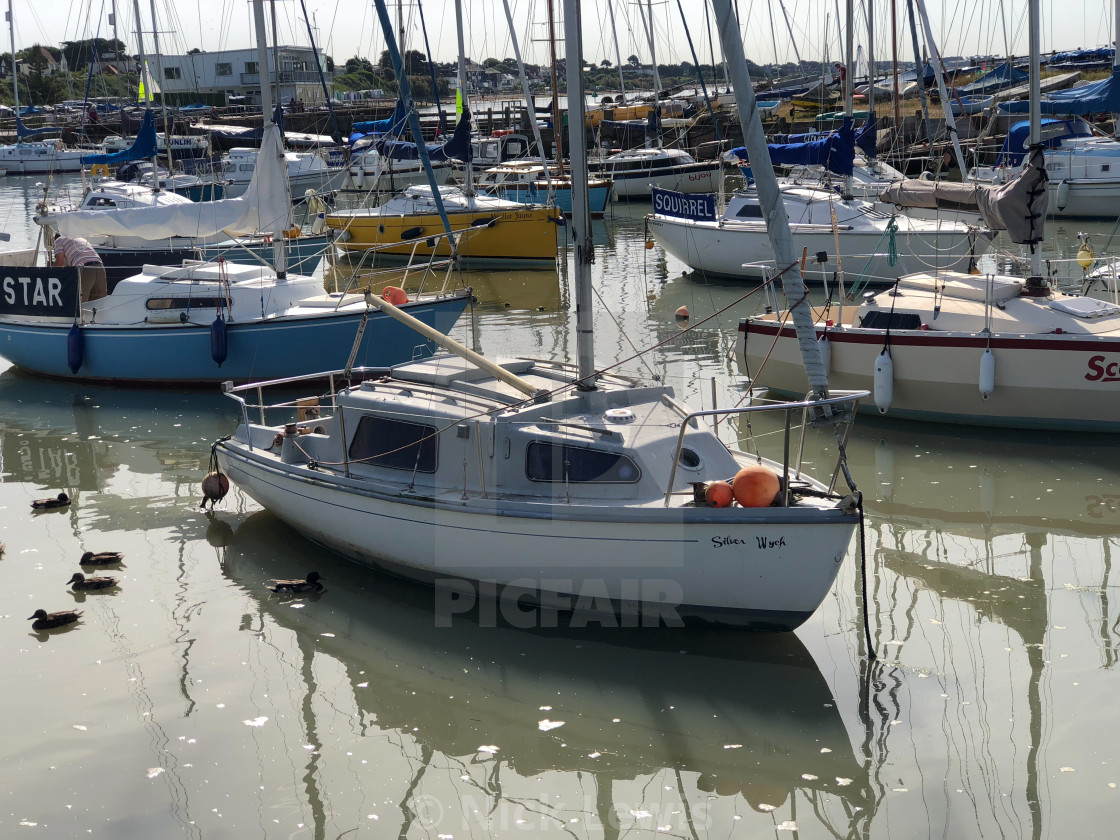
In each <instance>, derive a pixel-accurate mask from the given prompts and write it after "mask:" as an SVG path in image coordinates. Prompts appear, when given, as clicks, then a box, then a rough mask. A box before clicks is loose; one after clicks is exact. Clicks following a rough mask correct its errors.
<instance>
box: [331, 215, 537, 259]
mask: <svg viewBox="0 0 1120 840" xmlns="http://www.w3.org/2000/svg"><path fill="white" fill-rule="evenodd" d="M556 215H557V214H556V211H555V210H550V209H547V208H544V207H534V208H526V209H525V210H516V211H508V210H502V211H493V210H491V211H489V212H487V211H469V212H457V213H449V214H448V219H449V221H450V222H451V229H452V230H453V231H455V232H457V233H458V232H462V231H467V230H469V231H470V234H469V235H468V236H463V237H461V238H460V239H459V254H460V256H461V258H462V261H463V263H464V264H465V265H470V266H474V267H476V268H478V267H484V266H518V265H525V266H530V267H533V266H536V267H541V266H546V265H548V266H551V265H553V264H555V262H556V230H557V225H556ZM495 219H496V220H497V222H496V223H493V224H490V223H491V222H493V220H495ZM327 226H328V227H331V228H334V229H335V230H339V231H343V233H341V234H340V235H339V238H338V240H337V241H336V244H337V245H338V246H339V247H340V248H341V249H343V250H344V251H347V252H355V253H360V252H363V251H368V250H370V249H372V248H376V249H377V256H378V259H392V260H409V259H412V258H414V256H415V258H428V257H431V256H432V255H433V254H434V255H435V256H438V257H449V256H451V250H450V246H449V245H448V243H447V238H446V237H439V238H438V239H432V240H424V239H422V238H421V237H424V236H435V235H438V234H441V233H442V232H443V222H442V221H441V219H440V217H439V215H438V214H436V213H423V214H417V215H388V214H385V215H381V214H378V213H377V212H376V211H372V212H370V213H368V214H367V213H354V214H346V215H328V216H327ZM416 240H419V241H418V242H417V241H416Z"/></svg>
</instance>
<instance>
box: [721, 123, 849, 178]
mask: <svg viewBox="0 0 1120 840" xmlns="http://www.w3.org/2000/svg"><path fill="white" fill-rule="evenodd" d="M805 136H806V135H804V134H801V135H798V134H794V135H790V136H789V139H790V140H791V141H793V140H794V138H796V137H805ZM855 139H856V138H855V132H854V131H853V130H852V118H851V117H845V118H844V124H843V125H842V126H841V127H840V128H839V129H837V130H836V131H834V132H832V133H831V134H829V135H828V136H826V137H822V138H821V139H820V140H810V141H807V142H804V143H799V142H796V141H794V142H789V143H768V144H767V145H766V148H767V149H769V150H770V162H771V163H781V164H787V165H797V164H801V165H805V166H825V167H827V168H828V170H829V171H830V172H835V173H836V174H837V175H851V174H852V170H853V164H854V163H855V159H856V143H855ZM731 152H732V154H734V155H736V156H738V157H739V159H740V160H744V161H746V160H748V155H747V149H746V147H745V146H739V147H738V148H735V149H732V150H731Z"/></svg>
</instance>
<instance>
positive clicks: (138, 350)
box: [0, 295, 469, 385]
mask: <svg viewBox="0 0 1120 840" xmlns="http://www.w3.org/2000/svg"><path fill="white" fill-rule="evenodd" d="M468 300H469V296H467V295H463V296H460V297H455V298H447V299H444V300H440V301H438V302H435V303H426V304H420V305H411V306H406V307H404V309H405V310H406V311H407V312H408V313H409V314H410V315H413V316H414V317H416V318H419V319H420V320H421V321H423V322H424V323H425V324H428V325H429V326H433V327H435V328H436V329H437V330H439V331H440V332H448V331H449V330H451V328H452V327H454V325H455V321H456V320H457V319H458V318H459V315H460V314H462V311H463V310H464V309H465V308H466V305H467V302H468ZM329 313H330V311H329V310H328V312H327V313H324V314H322V315H314V316H309V317H292V318H277V319H273V320H270V321H256V322H245V323H237V322H231V323H228V324H227V326H226V347H227V356H226V359H225V361H224V362H223V364H221V365H220V366H219V365H218V364H217V363H216V362H215V361H214V358H213V356H212V355H211V335H210V325H209V323H207V324H194V323H187V324H168V325H166V326H163V325H160V326H152V325H138V326H134V327H117V326H101V325H97V324H90V325H86V326H83V327H82V328H81V332H82V342H81V343H82V353H81V356H82V364H81V367H79V368H78V371H77V373H73V372H72V371H71V370H70V367H69V362H68V360H69V358H70V356H69V354H68V344H67V338H68V334H69V332H70V327H71V325H70V324H67V323H61V322H60V323H54V324H28V323H10V322H0V354H2V355H3V356H4V357H5V358H7V359H8V360H9V361H10V362H12V364H14V365H16V366H17V367H20V368H22V369H24V370H26V371H29V372H32V373H36V374H39V375H42V376H51V377H59V378H63V379H74V380H82V381H100V382H117V383H121V382H129V383H150V384H160V385H201V384H208V383H217V382H224V381H225V380H234V381H235V382H246V381H249V380H256V379H278V378H281V377H286V376H307V375H312V374H315V373H319V372H321V371H327V370H339V369H341V368H344V367H346V363H347V360H348V359H349V357H350V351H351V349H352V347H353V345H354V337H355V335H356V334H357V330H358V324H359V322H360V321H361V314H360V313H353V314H347V315H335V314H329ZM434 349H435V345H433V344H432V343H431V342H429V341H426V340H425V339H423V338H422V337H421V336H420V335H418V334H417V333H416V332H414V331H413V330H412V329H410V328H409V327H406V326H405V325H404V324H401V323H399V322H398V321H395V320H393V319H392V318H391V317H389V316H388V315H385V314H383V313H381V312H378V311H373V312H370V317H369V323H368V324H367V326H366V329H365V333H364V334H363V336H362V343H361V346H360V347H359V349H358V353H357V355H356V356H355V359H354V366H356V367H357V366H366V367H387V366H389V365H394V364H400V363H402V362H407V361H410V360H412V359H413V358H415V357H417V356H418V355H428V354H430V353H431V352H433V351H434Z"/></svg>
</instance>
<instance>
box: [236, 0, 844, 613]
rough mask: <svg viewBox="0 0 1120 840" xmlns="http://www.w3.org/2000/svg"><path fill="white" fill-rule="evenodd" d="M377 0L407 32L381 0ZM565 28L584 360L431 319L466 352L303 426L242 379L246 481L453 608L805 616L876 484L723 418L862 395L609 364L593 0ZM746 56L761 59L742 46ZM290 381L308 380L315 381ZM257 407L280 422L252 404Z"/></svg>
mask: <svg viewBox="0 0 1120 840" xmlns="http://www.w3.org/2000/svg"><path fill="white" fill-rule="evenodd" d="M377 9H378V14H379V17H380V18H381V22H382V26H383V28H384V29H386V31H387V32H389V31H391V29H390V23H389V20H388V13H387V11H386V9H385V6H384V3H383V2H382V0H378V3H377ZM730 15H731V12H730V8H729V7H726V6H725V9H724V14H723V17H722V22H721V32H723V33H724V35H725V37H726V38H732V37H733V36H732V35H730V33H732V32H737V27H736V26H735V24H734V23H731V22H730V21H729V18H730ZM565 26H566V30H567V32H566V34H567V37H566V41H567V44H568V55H569V60H568V90H569V103H570V106H569V107H570V108H572V109H573V116H572V118H571V120H570V121H569V125H570V127H572V131H571V137H570V139H571V160H572V170H573V183H574V184H575V185H577V189H575V190H573V222H572V230H573V234H574V241H575V272H576V288H577V309H576V313H577V314H576V328H577V336H578V357H579V364H578V366H572V365H566V364H560V363H555V362H543V361H535V360H530V359H499V360H497V361H492V360H490V359H486V358H483V357H481V356H478V355H477V354H474V353H472V352H471V351H469V350H467V349H466V348H464V347H462V346H461V345H458V344H457V343H456V342H454V341H452V340H451V339H449V338H447V337H446V336H437V335H435V334H434V333H432V332H431V331H428V330H424V331H423V333H424V334H425V335H426V336H427V337H428V338H430V339H431V340H433V341H436V342H438V343H439V344H440V345H441V346H443V347H444V348H445V349H448V350H452V351H453V352H454V353H455V356H439V357H436V358H433V359H431V360H428V361H424V362H417V363H413V364H407V365H402V366H399V367H396V368H394V369H393V370H392V371H391V372H390V373H389V374H388V375H387V376H385V377H383V378H381V379H379V380H377V381H367V382H365V383H363V384H361V385H359V386H348V387H343V388H340V389H333V390H332V391H331V393H330V394H329V395H328V396H327V397H325V398H323V397H320V398H319V401H318V404H317V405H316V407H315V411H316V417H315V419H314V421H312V422H303V423H301V421H300V419H299V417H298V415H297V414H295V413H293V409H292V406H293V403H291V402H290V401H288V402H284V403H283V404H278V403H272V404H269V405H264V404H262V405H260V406H259V408H258V406H256V405H251V404H250V403H251V400H252V396H251V395H253V394H258V393H262V392H261V391H259V390H258V388H263V385H250V386H245V387H243V388H235V389H232V391H231V396H232V397H233V398H234V399H235V400H236V401H237V402H238V403H239V405H240V406H241V410H242V422H241V424H240V425H239V426H238V428H237V429H236V431H235V432H234V433H233V435H232V436H230V437H229V438H226V439H223V440H220V441H218V442H217V443H215V445H214V452H215V453H216V455H217V458H218V461H219V463H220V464H221V467H222V468H223V469H224V470H225V471H226V472H227V473H228V475H229V476H230V478H231V479H232V480H233V482H234V483H236V484H237V485H238V486H239V487H240V488H241V489H242V490H243V491H244V492H245V493H247V494H248V495H250V496H252V497H253V498H254V499H256V500H257V501H258V502H260V503H261V504H262V505H264V506H265V507H266V508H268V509H269V510H271V511H272V512H273V513H275V514H276V515H277V516H279V517H280V518H281V519H283V520H284V521H286V522H287V523H289V524H290V525H292V526H293V527H295V528H296V529H297V530H299V531H300V532H301V533H303V534H305V535H306V536H308V537H310V538H311V539H313V540H315V541H317V542H319V543H322V544H323V545H326V546H328V547H330V548H332V549H334V550H335V551H338V552H339V553H341V554H343V555H345V556H347V557H350V558H351V559H354V560H356V561H358V562H360V563H362V564H365V565H367V566H370V567H372V568H376V569H383V570H387V571H390V572H392V573H395V574H398V575H401V576H404V577H408V578H412V579H415V580H419V581H422V582H425V583H430V584H433V585H435V586H436V587H437V589H438V590H440V591H442V592H445V593H449V596H448V600H447V601H446V602H445V603H447V604H448V606H449V608H452V606H451V605H452V604H457V605H458V606H462V605H464V604H467V603H468V602H473V601H474V600H475V599H476V598H497V599H499V600H500V602H501V603H503V604H512V605H513V607H512V609H514V610H517V611H518V612H521V613H523V612H524V610H523V609H522V607H523V606H525V605H528V606H529V607H532V606H534V605H535V606H538V607H541V608H542V610H543V612H542V613H541V616H540V618H541V620H543V621H546V622H547V621H548V620H549V618H548V614H549V611H556V610H559V611H563V612H565V613H574V614H576V615H577V616H579V617H582V619H584V620H587V619H588V618H589V616H598V617H602V616H606V615H610V616H612V619H613V620H616V621H621V622H622V623H623V624H629V625H630V626H639V625H643V626H648V625H649V624H654V625H656V624H661V623H669V624H677V623H680V622H690V621H695V622H709V623H717V624H728V625H734V626H741V627H749V628H755V629H780V630H789V629H792V628H794V627H797V626H798V625H799V624H801V623H802V622H803V621H805V620H806V619H807V618H808V617H809V616H810V615H811V614H812V613H813V611H814V610H815V609H816V608H817V606H819V604H820V602H821V600H822V599H823V598H824V597H825V595H826V594H827V592H828V590H829V588H830V587H831V585H832V582H833V580H834V579H835V576H836V573H837V571H838V569H839V566H840V563H841V562H842V560H843V558H844V555H845V553H846V551H847V547H848V544H849V542H850V539H851V536H852V534H853V532H854V530H855V528H856V525H857V522H858V509H859V496H858V493H857V492H856V491H854V490H853V491H852V492H850V493H840V492H836V491H835V489H834V488H833V487H832V486H829V485H826V484H823V483H821V482H818V481H816V480H814V479H812V478H811V477H809V476H808V475H807V474H806V472H804V471H803V470H802V468H801V465H800V463H799V462H798V459H797V457H796V456H791V455H790V453H791V452H792V451H793V450H792V449H791V448H790V447H791V445H792V444H793V441H792V439H791V438H790V437H789V436H788V432H787V438H786V444H787V445H786V448H785V450H784V451H785V453H786V454H785V456H784V457H782V458H780V459H779V460H768V459H765V458H763V457H761V455H759V454H757V453H745V452H738V451H733V450H731V449H729V448H728V447H727V446H726V445H725V444H724V443H723V442H722V441H721V440H720V439H719V437H718V436H717V435H716V433H715V431H714V430H713V428H712V427H711V426H709V425H708V424H707V418H709V417H712V416H727V415H733V414H748V413H755V412H760V411H770V412H774V411H776V412H778V413H779V414H783V413H784V414H785V415H786V417H787V429H788V428H789V426H788V421H789V420H790V419H792V416H793V415H794V414H797V415H801V414H803V413H804V412H807V411H808V412H820V411H822V410H823V411H826V412H827V411H831V412H832V413H833V415H834V419H835V421H836V422H837V424H838V426H837V430H838V433H840V434H843V427H844V426H845V424H846V423H847V422H848V421H850V418H851V413H850V410H851V405H852V403H853V402H854V401H858V399H859V397H860V396H862V395H859V394H839V395H832V396H830V395H829V394H828V393H827V390H826V387H825V388H824V389H822V390H821V391H818V392H817V393H816V394H815V395H814V398H812V399H809V400H805V401H798V402H793V403H788V404H782V405H779V406H777V407H773V406H749V407H746V408H739V409H726V410H712V411H693V410H690V409H689V408H687V407H686V406H683V405H682V404H680V403H679V402H678V401H677V400H676V399H675V397H674V394H673V390H672V389H671V388H669V387H665V386H660V385H658V386H642V385H641V384H639V383H637V382H635V381H633V380H630V379H627V378H624V377H622V376H619V375H616V374H613V373H606V372H602V371H599V370H597V369H596V367H595V363H594V354H593V349H594V347H593V331H592V293H591V282H590V262H591V257H592V251H591V237H590V223H589V215H590V214H589V212H588V199H587V191H586V182H587V177H588V173H587V162H586V144H585V136H584V130H583V125H584V120H583V115H582V111H583V94H582V78H581V76H580V68H581V66H582V63H581V62H580V61H579V60H578V59H579V58H580V56H581V48H580V41H581V39H580V34H579V26H580V16H579V5H578V2H577V0H568V2H567V5H566V15H565ZM389 46H390V51H391V52H392V51H393V44H392V42H391V40H390V42H389ZM737 55H738V60H739V61H740V62H742V63H743V69H744V72H745V62H743V58H742V53H741V46H740V48H739V52H738V53H737ZM393 58H394V62H395V63H396V62H397V61H399V56H398V55H394V56H393ZM403 81H404V80H403V79H402V82H403ZM403 87H405V86H404V85H403V84H402V88H403ZM740 96H741V97H742V98H743V99H744V100H745V99H746V98H747V97H748V96H750V94H749V91H748V92H747V93H746V94H744V93H740ZM745 112H746V113H750V112H751V109H750V108H747V109H745ZM757 136H761V124H759V125H758V134H757ZM771 175H772V173H771ZM787 241H788V237H787ZM787 250H788V249H787ZM371 299H372V300H374V301H375V302H377V303H378V304H379V305H380V306H381V307H382V308H383V309H384V310H385V311H388V312H390V313H392V312H394V308H393V307H392V306H391V305H390V304H387V303H386V302H383V301H381V300H380V299H379V298H377V297H376V296H373V295H371ZM811 349H815V348H811ZM816 369H817V370H818V371H819V369H820V366H819V363H818V365H817V368H816ZM276 384H277V385H282V387H283V388H284V389H285V390H286V391H287V393H288V394H289V396H290V394H291V390H292V388H293V387H294V386H295V385H296V384H297V383H294V382H292V381H287V380H286V381H284V382H282V383H276ZM825 385H826V383H825ZM262 401H263V397H262ZM302 405H303V406H304V408H305V409H306V406H307V404H306V403H303V404H302ZM258 410H259V411H260V412H267V414H268V417H270V418H272V422H271V423H270V422H254V421H253V420H252V419H251V418H252V417H256V416H257V411H258ZM293 419H294V422H293ZM277 420H279V421H280V422H279V425H277V424H276V421H277ZM740 474H742V475H744V479H743V481H744V482H748V481H750V480H751V479H749V478H747V477H746V476H761V479H760V480H761V481H762V482H763V483H764V484H766V485H768V489H766V490H763V491H761V492H760V493H759V495H758V497H757V498H753V499H752V498H748V495H747V494H746V493H745V492H744V493H743V494H742V495H741V496H740V502H741V503H740V504H727V501H726V500H723V501H721V500H719V499H718V498H717V495H716V494H715V493H713V494H712V503H711V504H709V503H708V502H707V497H708V494H707V492H699V491H698V489H697V488H700V491H705V490H706V485H709V484H713V483H714V484H722V483H723V482H724V481H725V480H729V479H731V478H732V477H733V476H737V475H740ZM845 475H846V473H845ZM766 476H769V478H766ZM779 476H780V477H781V478H780V479H779ZM849 481H850V479H849ZM730 489H731V488H728V490H729V491H730ZM504 609H505V608H504ZM529 620H532V619H531V618H530V619H529ZM599 620H601V618H600V619H599Z"/></svg>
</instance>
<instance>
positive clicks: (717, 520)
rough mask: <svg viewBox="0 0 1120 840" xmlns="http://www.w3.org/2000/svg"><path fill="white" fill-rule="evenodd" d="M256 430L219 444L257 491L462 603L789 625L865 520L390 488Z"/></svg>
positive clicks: (353, 553)
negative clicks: (282, 449)
mask: <svg viewBox="0 0 1120 840" xmlns="http://www.w3.org/2000/svg"><path fill="white" fill-rule="evenodd" d="M243 434H244V427H242V428H241V429H239V430H238V434H237V435H236V436H235V438H234V439H233V440H232V441H230V442H227V443H223V444H220V445H219V446H218V449H217V452H218V457H219V460H220V462H221V465H222V468H223V469H224V470H225V471H226V472H227V473H228V474H229V476H230V478H231V480H232V481H233V482H234V483H236V484H237V485H238V486H239V487H240V488H241V489H242V490H243V491H244V492H246V493H247V494H248V495H250V496H251V497H252V498H254V499H255V500H256V501H257V502H259V503H260V504H261V505H263V506H264V507H265V508H267V509H268V510H270V511H272V512H273V513H274V514H276V515H277V516H278V517H280V518H281V519H282V520H284V521H285V522H287V523H288V524H289V525H291V526H292V527H293V528H295V529H296V530H297V531H299V532H300V533H302V534H303V535H304V536H306V537H308V538H310V539H312V540H314V541H316V542H318V543H321V544H323V545H325V546H327V547H329V548H331V549H333V550H335V551H337V552H339V553H340V554H342V555H344V556H346V557H349V558H351V559H353V560H356V561H358V562H359V563H362V564H364V565H367V566H370V567H374V568H380V569H384V570H387V571H389V572H391V573H394V574H398V575H400V576H403V577H407V578H411V579H415V580H419V581H422V582H425V583H429V584H434V585H436V586H437V588H438V589H439V590H441V591H444V592H448V593H451V594H449V595H448V596H447V598H448V600H447V601H446V602H445V606H446V607H447V608H449V609H452V610H454V609H456V608H457V607H463V608H466V607H467V606H469V603H468V602H472V601H473V599H474V598H475V597H477V598H479V599H482V598H493V597H496V598H498V599H499V600H500V603H502V604H508V603H513V604H514V607H513V609H515V610H517V609H522V610H523V609H524V604H532V603H538V604H540V605H541V607H542V611H541V616H540V617H543V618H544V619H545V620H547V616H546V611H547V610H551V611H552V615H555V613H556V611H560V612H570V613H572V614H574V615H576V616H577V617H578V616H580V615H583V616H584V617H586V616H587V615H588V614H596V615H602V614H604V613H609V614H611V615H614V616H616V617H617V620H618V621H619V622H620V623H622V624H623V625H624V626H625V625H626V623H627V622H630V624H629V626H638V624H639V623H641V624H643V625H646V624H648V623H653V624H679V623H680V622H681V621H683V622H685V623H693V622H700V623H703V622H710V623H717V624H727V625H734V626H745V627H751V628H754V629H774V630H789V629H793V628H795V627H797V626H798V625H800V624H801V623H802V622H803V621H804V620H805V619H806V618H808V617H809V615H811V614H812V612H813V611H814V610H815V609H816V608H817V606H818V605H819V604H820V602H821V600H823V598H824V597H825V596H826V594H827V592H828V589H829V588H830V587H831V585H832V583H833V581H834V579H835V577H836V573H837V571H838V570H839V568H840V564H841V562H842V561H843V559H844V555H845V553H846V551H847V548H848V545H849V543H850V541H851V537H852V533H853V532H854V530H855V526H856V518H855V516H854V515H853V514H850V513H849V514H845V513H843V512H841V511H840V510H835V511H831V512H829V514H826V515H824V516H822V514H821V512H820V511H819V510H816V511H811V512H810V511H805V510H798V509H796V508H780V507H773V508H764V509H754V510H757V513H758V516H757V518H755V519H753V521H752V522H751V524H749V525H743V524H730V525H728V522H729V521H730V517H728V516H727V515H726V514H727V513H729V511H728V510H724V509H715V508H705V507H687V508H677V509H675V511H674V512H673V514H672V515H669V516H667V515H666V509H664V508H662V507H660V506H649V507H644V508H637V509H635V508H627V507H625V506H623V505H620V506H619V507H618V508H617V509H610V508H604V507H602V506H596V507H586V506H579V505H567V504H564V503H563V502H561V501H557V502H552V503H543V502H538V503H521V504H518V503H511V502H508V501H504V500H495V499H493V498H484V497H480V496H479V495H478V494H474V495H472V497H471V498H467V499H463V498H462V495H465V494H461V493H459V492H456V493H450V494H446V496H441V497H439V498H437V499H431V498H423V497H419V496H407V495H404V494H399V493H396V492H385V493H382V492H380V491H378V490H376V489H372V488H371V486H370V485H371V482H370V481H368V480H352V479H347V478H345V477H343V476H338V475H331V474H328V473H325V472H323V471H321V470H318V471H312V470H309V469H306V468H300V467H297V466H293V465H291V464H283V465H282V467H280V468H278V465H277V464H276V458H275V457H274V456H272V455H270V454H268V453H264V452H261V451H260V450H259V449H258V450H257V451H255V452H254V451H250V450H249V449H248V448H247V447H246V446H245V445H244V440H243ZM518 597H521V598H522V599H523V601H522V602H520V603H521V604H522V605H523V606H522V607H521V608H519V607H518V606H517V604H518V601H517V598H518ZM438 603H439V602H438V601H437V604H438ZM776 604H781V605H783V608H782V609H781V610H776V609H774V605H776ZM606 620H609V619H606Z"/></svg>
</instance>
